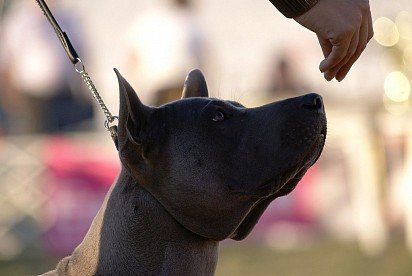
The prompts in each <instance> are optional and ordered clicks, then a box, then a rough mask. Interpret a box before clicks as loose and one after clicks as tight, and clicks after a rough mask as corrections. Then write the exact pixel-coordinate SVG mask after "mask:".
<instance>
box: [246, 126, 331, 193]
mask: <svg viewBox="0 0 412 276" xmlns="http://www.w3.org/2000/svg"><path fill="white" fill-rule="evenodd" d="M326 132H327V130H326V124H324V125H323V126H322V128H321V130H320V131H319V134H318V135H317V136H316V138H314V139H313V142H312V143H311V145H310V146H309V147H308V148H307V150H305V151H304V153H303V154H302V155H301V157H298V158H297V161H295V162H294V165H292V166H290V167H289V168H288V169H286V170H285V171H283V172H281V173H279V174H277V175H276V176H274V177H272V178H270V179H268V180H266V181H264V182H263V183H262V184H261V185H259V187H258V188H257V189H254V191H253V192H252V194H253V195H254V196H256V197H268V196H272V195H275V196H276V197H281V196H284V195H287V194H289V193H290V192H292V191H293V190H294V189H295V187H296V185H297V183H298V182H299V181H300V180H301V179H302V177H303V176H304V175H305V173H306V172H307V170H308V169H309V168H310V167H311V166H313V165H314V164H315V163H316V161H317V160H318V159H319V157H320V155H321V153H322V150H323V147H324V145H325V140H326Z"/></svg>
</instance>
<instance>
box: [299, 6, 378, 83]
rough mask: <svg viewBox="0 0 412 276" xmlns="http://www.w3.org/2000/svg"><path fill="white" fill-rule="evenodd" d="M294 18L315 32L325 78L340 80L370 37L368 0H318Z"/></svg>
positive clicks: (321, 69)
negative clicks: (321, 55)
mask: <svg viewBox="0 0 412 276" xmlns="http://www.w3.org/2000/svg"><path fill="white" fill-rule="evenodd" d="M294 19H295V20H296V21H297V22H298V23H299V24H301V25H302V26H304V27H305V28H307V29H309V30H311V31H313V32H315V33H316V35H317V37H318V39H319V44H320V46H321V48H322V52H323V55H324V56H325V59H324V60H323V61H322V62H321V63H320V65H319V70H320V71H321V72H322V73H324V77H325V79H326V80H328V81H330V80H332V79H333V78H336V80H338V81H341V80H343V79H344V78H345V77H346V75H347V74H348V72H349V70H350V68H351V67H352V65H353V63H354V62H355V61H356V60H357V59H358V58H359V56H360V55H361V53H362V52H363V50H364V49H365V47H366V45H367V44H368V42H369V40H370V39H371V38H372V37H373V26H372V16H371V12H370V7H369V1H368V0H319V2H318V3H317V4H316V5H315V6H314V7H313V8H311V9H310V10H309V11H307V12H306V13H304V14H303V15H301V16H298V17H296V18H294Z"/></svg>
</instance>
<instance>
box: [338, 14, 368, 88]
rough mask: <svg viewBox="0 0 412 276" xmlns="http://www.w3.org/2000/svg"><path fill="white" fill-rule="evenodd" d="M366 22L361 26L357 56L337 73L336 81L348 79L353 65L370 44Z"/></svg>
mask: <svg viewBox="0 0 412 276" xmlns="http://www.w3.org/2000/svg"><path fill="white" fill-rule="evenodd" d="M364 21H365V22H364V24H362V26H361V30H360V35H359V44H358V47H357V49H356V52H355V54H354V55H353V56H352V57H351V58H350V59H349V61H348V62H347V63H346V64H345V65H344V66H342V67H341V68H340V69H339V71H338V72H337V73H336V80H338V81H342V80H343V79H344V78H345V77H346V75H347V74H348V72H349V70H350V69H351V68H352V65H353V64H354V63H355V62H356V61H357V60H358V58H359V57H360V55H361V54H362V52H363V50H365V48H366V45H367V44H368V41H369V40H370V31H369V23H368V19H365V20H364Z"/></svg>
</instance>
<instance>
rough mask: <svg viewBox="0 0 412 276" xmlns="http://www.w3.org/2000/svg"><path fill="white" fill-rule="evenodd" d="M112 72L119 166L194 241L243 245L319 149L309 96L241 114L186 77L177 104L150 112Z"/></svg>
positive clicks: (316, 110) (319, 127)
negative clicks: (117, 102) (116, 86)
mask: <svg viewBox="0 0 412 276" xmlns="http://www.w3.org/2000/svg"><path fill="white" fill-rule="evenodd" d="M116 73H117V76H118V79H119V87H120V115H119V152H120V153H119V154H120V159H121V161H122V164H123V166H124V167H126V168H127V170H128V171H129V172H130V173H131V174H132V175H133V177H134V178H135V179H136V181H137V182H138V183H139V184H140V185H142V186H143V187H144V188H145V189H147V190H148V191H149V192H150V193H151V194H152V195H153V196H154V197H155V198H156V199H157V200H158V201H159V202H160V203H161V204H162V205H163V206H164V208H165V209H166V210H167V211H168V212H169V213H170V214H171V215H172V216H173V217H174V218H175V219H176V220H177V221H178V222H179V223H180V224H181V225H183V226H184V227H185V228H187V229H188V230H190V231H192V232H194V233H196V234H198V235H201V236H204V237H207V238H210V239H213V240H223V239H225V238H233V239H236V240H240V239H243V238H245V237H246V236H247V235H248V234H249V233H250V231H251V230H252V228H253V226H254V225H255V224H256V223H257V221H258V219H259V218H260V216H261V215H262V213H263V211H264V210H265V209H266V207H267V206H268V205H269V203H270V202H271V201H273V200H274V199H275V198H277V197H280V196H284V195H286V194H288V193H290V192H291V191H292V190H293V189H294V188H295V186H296V184H297V183H298V182H299V180H300V179H301V178H302V177H303V175H304V174H305V173H306V171H307V170H308V169H309V167H310V166H312V165H313V164H314V163H315V162H316V160H317V159H318V158H319V156H320V154H321V151H322V148H323V146H324V142H325V136H326V116H325V112H324V109H323V103H322V99H321V97H320V96H318V95H316V94H308V95H305V96H302V97H297V98H291V99H287V100H283V101H279V102H275V103H271V104H268V105H264V106H261V107H258V108H245V107H244V106H242V105H241V104H239V103H237V102H232V101H223V100H218V99H214V98H208V91H207V86H206V81H205V79H204V77H203V75H202V73H201V72H200V71H199V70H194V71H192V72H191V73H190V74H189V75H188V77H187V79H186V81H185V85H184V89H183V97H182V99H181V100H178V101H175V102H172V103H169V104H166V105H163V106H161V107H158V108H155V107H148V106H146V105H144V104H142V103H141V101H140V100H139V98H138V96H137V95H136V93H135V91H134V90H133V88H132V87H131V86H130V85H129V83H128V82H127V81H126V80H125V79H124V78H123V77H122V76H121V75H120V74H119V73H118V72H117V71H116Z"/></svg>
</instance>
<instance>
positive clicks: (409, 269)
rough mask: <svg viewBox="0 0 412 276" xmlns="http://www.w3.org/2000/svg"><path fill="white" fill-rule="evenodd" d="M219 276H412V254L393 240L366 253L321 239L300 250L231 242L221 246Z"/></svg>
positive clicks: (355, 247) (217, 273) (217, 272)
mask: <svg viewBox="0 0 412 276" xmlns="http://www.w3.org/2000/svg"><path fill="white" fill-rule="evenodd" d="M216 275H217V276H223V275H225V276H226V275H237V276H241V275H254V276H258V275H281V276H283V275H287V276H298V275H299V276H301V275H305V276H312V275H316V276H323V275H325V276H326V275H327V276H331V275H333V276H341V275H342V276H343V275H345V276H347V275H351V276H358V275H359V276H365V275H374V276H410V275H412V253H408V252H407V250H406V249H405V247H404V244H403V243H402V242H401V241H393V242H391V243H390V244H389V246H388V248H387V249H386V250H385V252H383V253H382V254H380V255H378V256H375V257H368V256H365V255H364V254H363V253H362V252H361V251H360V250H359V248H358V247H357V245H356V244H352V245H348V244H346V245H339V244H337V243H336V242H328V241H324V242H320V243H316V244H313V245H312V246H311V247H309V248H305V249H301V250H296V249H295V250H287V251H284V250H282V251H279V250H275V249H271V248H269V247H264V246H258V245H254V246H253V245H248V246H245V245H244V244H234V245H233V244H230V245H226V246H224V247H221V250H220V256H219V264H218V267H217V271H216Z"/></svg>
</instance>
